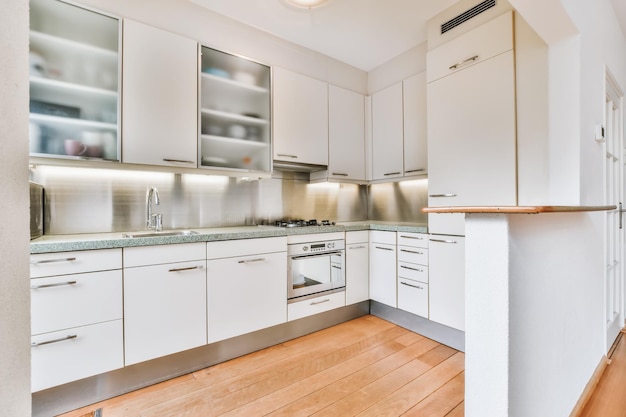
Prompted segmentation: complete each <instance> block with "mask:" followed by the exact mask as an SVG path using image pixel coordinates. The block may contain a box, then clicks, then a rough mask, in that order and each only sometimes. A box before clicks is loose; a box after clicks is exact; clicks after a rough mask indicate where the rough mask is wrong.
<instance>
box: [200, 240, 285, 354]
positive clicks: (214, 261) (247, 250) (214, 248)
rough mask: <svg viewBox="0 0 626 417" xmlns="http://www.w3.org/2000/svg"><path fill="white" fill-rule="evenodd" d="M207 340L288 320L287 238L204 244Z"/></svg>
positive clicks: (216, 339)
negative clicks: (205, 249) (205, 258)
mask: <svg viewBox="0 0 626 417" xmlns="http://www.w3.org/2000/svg"><path fill="white" fill-rule="evenodd" d="M207 258H208V261H207V282H208V283H207V292H208V294H207V300H208V341H209V343H213V342H217V341H220V340H224V339H228V338H230V337H235V336H239V335H242V334H245V333H250V332H253V331H255V330H260V329H264V328H267V327H270V326H275V325H278V324H281V323H285V322H286V321H287V239H286V238H285V237H273V238H264V239H247V240H233V241H226V242H209V243H207Z"/></svg>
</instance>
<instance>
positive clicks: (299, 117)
mask: <svg viewBox="0 0 626 417" xmlns="http://www.w3.org/2000/svg"><path fill="white" fill-rule="evenodd" d="M273 90H274V91H273V94H274V97H273V108H274V160H275V161H281V162H286V163H297V164H312V165H323V166H327V165H328V84H327V83H325V82H322V81H319V80H316V79H313V78H310V77H307V76H304V75H301V74H297V73H295V72H292V71H288V70H286V69H284V68H280V67H274V83H273Z"/></svg>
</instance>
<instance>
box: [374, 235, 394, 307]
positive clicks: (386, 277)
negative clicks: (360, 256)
mask: <svg viewBox="0 0 626 417" xmlns="http://www.w3.org/2000/svg"><path fill="white" fill-rule="evenodd" d="M369 233H370V259H369V261H370V299H372V300H374V301H378V302H380V303H383V304H386V305H388V306H391V307H397V294H396V281H397V276H396V232H383V231H377V230H375V231H370V232H369Z"/></svg>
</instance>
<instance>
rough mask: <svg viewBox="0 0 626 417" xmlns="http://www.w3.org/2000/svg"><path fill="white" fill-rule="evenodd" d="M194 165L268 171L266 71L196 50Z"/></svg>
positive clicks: (243, 61)
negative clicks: (196, 151)
mask: <svg viewBox="0 0 626 417" xmlns="http://www.w3.org/2000/svg"><path fill="white" fill-rule="evenodd" d="M201 56H202V58H201V73H200V143H199V150H200V152H199V159H200V160H199V164H198V165H199V166H201V167H212V168H215V167H217V168H227V169H233V168H234V169H241V170H248V171H264V172H269V171H270V158H271V151H270V150H271V146H270V143H271V139H270V138H271V126H270V108H271V103H270V91H271V90H270V68H269V67H267V66H265V65H261V64H258V63H256V62H252V61H249V60H246V59H244V58H240V57H237V56H234V55H229V54H226V53H224V52H220V51H217V50H215V49H211V48H207V47H204V46H203V47H201Z"/></svg>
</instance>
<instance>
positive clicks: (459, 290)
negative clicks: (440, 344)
mask: <svg viewBox="0 0 626 417" xmlns="http://www.w3.org/2000/svg"><path fill="white" fill-rule="evenodd" d="M428 244H429V247H428V251H429V265H428V266H429V292H430V308H429V309H430V320H432V321H436V322H438V323H441V324H444V325H446V326H449V327H452V328H455V329H458V330H462V331H464V330H465V238H464V237H461V236H447V235H431V236H430V238H429V242H428Z"/></svg>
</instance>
